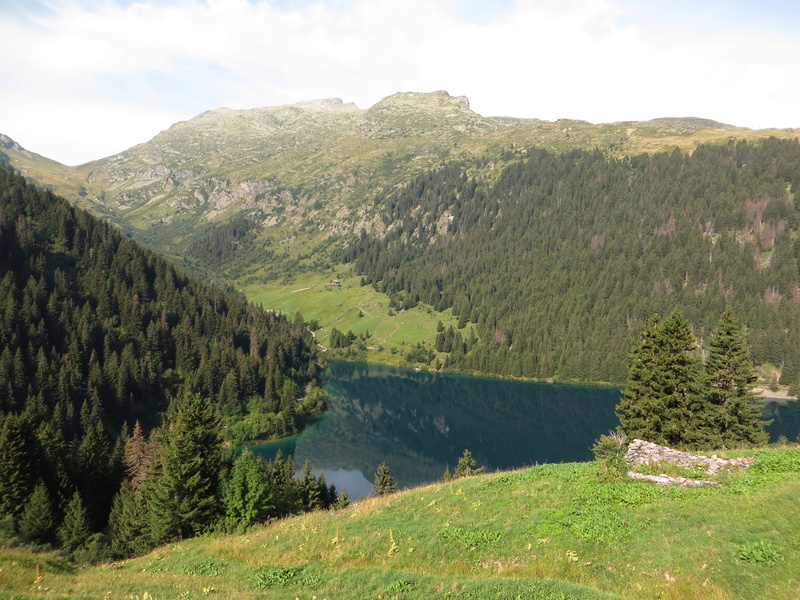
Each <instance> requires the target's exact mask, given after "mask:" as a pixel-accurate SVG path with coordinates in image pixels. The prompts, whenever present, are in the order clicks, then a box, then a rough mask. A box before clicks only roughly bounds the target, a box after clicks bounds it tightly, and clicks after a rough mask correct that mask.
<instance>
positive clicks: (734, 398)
mask: <svg viewBox="0 0 800 600" xmlns="http://www.w3.org/2000/svg"><path fill="white" fill-rule="evenodd" d="M705 370H706V377H707V382H708V390H707V392H706V396H707V398H708V401H709V402H710V403H711V407H712V408H713V413H712V419H713V423H712V426H713V428H714V438H715V439H714V440H713V445H714V447H723V446H735V445H739V444H748V445H764V444H766V443H767V441H768V436H767V433H766V432H765V431H764V426H765V425H767V423H765V422H764V421H762V420H761V409H760V407H759V406H758V405H756V404H755V398H756V395H755V394H754V393H753V385H754V383H755V381H756V379H757V377H756V373H755V369H754V368H753V363H752V361H751V360H750V355H749V353H748V351H747V345H746V343H745V340H744V335H743V334H742V330H741V328H740V327H739V324H738V322H737V321H736V319H735V318H734V316H733V313H732V312H731V310H730V309H727V310H726V311H725V312H724V313H723V315H722V317H721V318H720V320H719V324H718V325H717V328H716V330H715V331H714V335H713V337H712V338H711V341H710V342H709V353H708V358H707V359H706V363H705Z"/></svg>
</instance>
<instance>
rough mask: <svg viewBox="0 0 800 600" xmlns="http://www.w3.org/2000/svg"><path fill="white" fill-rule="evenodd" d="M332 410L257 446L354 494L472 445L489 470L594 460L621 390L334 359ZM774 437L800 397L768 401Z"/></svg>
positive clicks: (796, 418) (440, 465) (427, 468)
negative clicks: (380, 474) (383, 467)
mask: <svg viewBox="0 0 800 600" xmlns="http://www.w3.org/2000/svg"><path fill="white" fill-rule="evenodd" d="M326 390H327V392H328V395H329V406H328V410H327V411H325V412H324V413H323V414H322V415H320V416H319V417H318V418H317V419H316V420H315V422H314V423H312V424H311V426H309V427H308V428H306V429H305V430H304V431H303V432H302V433H300V434H298V435H296V436H293V437H291V438H288V439H285V440H280V441H278V442H273V443H269V444H262V445H259V446H252V447H251V450H252V451H253V452H254V453H256V454H259V455H261V456H263V457H264V458H267V459H271V458H273V457H274V456H275V454H276V453H277V452H278V450H281V451H282V452H283V454H284V455H292V456H293V457H294V464H295V467H296V468H297V469H298V472H299V469H300V468H301V467H302V466H303V463H304V462H305V461H306V460H310V461H311V464H312V465H313V467H314V469H315V471H316V472H317V473H319V472H320V471H321V472H324V474H325V479H326V481H327V482H328V483H329V484H331V483H333V484H335V486H336V489H337V490H339V491H341V490H342V489H346V490H347V493H348V495H349V496H350V499H351V500H357V499H358V498H360V497H362V496H365V495H368V494H370V493H371V491H372V482H373V479H374V475H375V470H376V469H377V467H378V465H379V464H380V463H382V462H385V463H386V464H387V465H388V466H389V469H390V470H391V473H392V476H393V477H394V479H395V481H396V482H397V486H398V488H399V489H404V488H409V487H414V486H417V485H421V484H425V483H431V482H434V481H437V480H441V478H442V475H443V474H444V472H445V469H446V468H449V469H450V470H451V471H453V470H454V469H455V466H456V463H457V462H458V459H459V457H460V456H461V455H462V454H463V452H464V450H465V449H469V450H470V452H471V453H472V456H473V458H475V460H476V461H477V465H478V466H479V467H481V466H483V467H485V469H486V470H487V471H494V470H507V469H516V468H522V467H526V466H531V465H534V464H540V463H553V462H575V461H586V460H592V458H593V457H592V451H591V447H592V445H593V444H594V441H595V440H596V439H597V438H598V437H599V436H600V435H602V434H605V433H608V432H609V431H610V430H612V429H614V428H615V427H616V426H617V423H618V422H617V417H616V415H615V413H614V407H615V406H616V404H617V403H618V402H619V399H620V389H619V388H613V387H596V386H585V385H567V384H552V383H532V382H522V381H508V380H503V379H490V378H483V377H472V376H466V375H449V374H441V373H430V372H425V371H413V370H408V369H401V368H398V367H391V366H386V365H379V364H371V363H355V362H332V363H331V364H330V367H329V369H328V372H327V384H326ZM764 418H766V419H772V420H773V423H772V424H771V425H770V426H769V427H768V431H769V433H770V439H771V440H772V441H774V440H775V439H777V438H778V436H780V435H785V436H786V437H787V438H788V439H789V440H790V441H795V439H796V438H797V435H798V433H800V402H786V403H783V404H780V403H777V402H769V403H766V404H765V405H764Z"/></svg>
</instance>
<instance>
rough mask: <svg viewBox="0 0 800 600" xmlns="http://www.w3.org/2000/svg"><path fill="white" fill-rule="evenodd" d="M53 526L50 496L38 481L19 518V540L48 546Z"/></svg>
mask: <svg viewBox="0 0 800 600" xmlns="http://www.w3.org/2000/svg"><path fill="white" fill-rule="evenodd" d="M55 525H56V521H55V517H54V516H53V505H52V503H51V501H50V495H49V494H48V493H47V487H46V486H45V485H44V482H42V481H39V483H37V484H36V487H35V488H34V489H33V493H32V494H31V496H30V498H28V502H27V503H26V504H25V509H24V510H23V511H22V516H20V519H19V535H20V538H22V539H23V540H24V541H26V542H34V543H37V544H49V543H51V542H52V541H53V533H54V531H55Z"/></svg>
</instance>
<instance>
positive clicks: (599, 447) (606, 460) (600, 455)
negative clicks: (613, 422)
mask: <svg viewBox="0 0 800 600" xmlns="http://www.w3.org/2000/svg"><path fill="white" fill-rule="evenodd" d="M627 451H628V438H627V437H625V435H623V434H621V433H619V432H616V431H610V432H609V433H608V435H601V436H600V437H599V438H598V439H597V440H596V441H595V443H594V446H592V452H593V453H594V458H595V460H596V461H597V462H598V467H599V468H598V471H597V475H598V477H599V478H600V479H601V480H604V481H607V480H612V479H619V478H620V477H621V476H622V475H624V474H625V473H626V472H627V471H628V464H627V463H626V462H625V454H626V453H627Z"/></svg>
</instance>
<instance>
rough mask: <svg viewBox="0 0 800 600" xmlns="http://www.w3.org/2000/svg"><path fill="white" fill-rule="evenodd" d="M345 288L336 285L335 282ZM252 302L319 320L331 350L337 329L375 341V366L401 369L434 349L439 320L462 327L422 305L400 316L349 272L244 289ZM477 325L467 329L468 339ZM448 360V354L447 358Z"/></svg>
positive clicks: (368, 343) (370, 352)
mask: <svg viewBox="0 0 800 600" xmlns="http://www.w3.org/2000/svg"><path fill="white" fill-rule="evenodd" d="M334 279H336V280H339V281H340V285H339V286H336V285H330V282H331V281H332V280H334ZM241 289H242V291H243V292H244V294H245V295H246V296H247V299H248V300H250V301H251V302H253V303H254V304H260V305H261V306H263V307H264V308H265V309H271V310H275V311H280V312H283V313H285V314H287V315H290V316H291V315H293V314H294V313H296V312H298V311H299V312H300V313H302V314H303V318H304V319H305V320H306V321H307V322H310V321H314V320H316V321H318V322H319V325H320V329H319V330H317V331H316V339H317V342H318V343H319V344H321V345H322V346H324V347H327V346H328V345H329V341H330V334H331V330H332V329H333V328H334V327H335V328H336V329H338V330H339V331H342V332H344V333H347V332H348V331H352V332H353V333H354V334H356V335H358V336H360V335H362V334H363V335H364V336H367V335H369V337H368V338H367V339H366V340H365V341H364V342H363V345H364V346H365V347H366V352H367V356H368V357H369V360H370V361H373V362H381V363H390V364H400V363H401V362H402V360H403V357H402V353H403V352H404V351H405V350H407V349H409V348H411V347H412V346H414V345H416V344H418V343H419V344H426V345H427V346H428V347H429V348H433V346H434V344H435V342H436V333H437V332H436V329H437V326H438V324H439V321H441V322H442V325H443V326H444V327H449V326H451V325H452V326H453V327H456V325H457V322H458V319H456V318H454V317H453V315H452V310H451V309H447V310H446V311H444V312H441V313H437V312H436V311H435V310H433V309H432V308H431V307H429V306H425V305H422V304H420V305H419V306H416V307H414V308H412V309H409V310H401V311H399V312H397V311H395V309H392V308H390V306H389V299H388V298H387V296H386V295H385V294H381V293H379V292H376V291H375V290H374V289H373V288H372V286H369V285H367V286H361V278H360V277H358V276H355V275H352V274H351V273H349V272H343V271H339V272H336V271H331V272H329V273H325V274H319V273H304V274H301V275H298V276H296V277H294V278H292V279H291V281H286V280H284V281H280V282H274V283H273V282H270V283H264V284H249V285H245V286H243V287H242V288H241ZM471 329H472V324H468V325H467V327H466V328H465V329H464V330H462V335H463V336H465V337H466V336H468V335H469V332H470V330H471ZM442 356H444V355H442Z"/></svg>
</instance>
